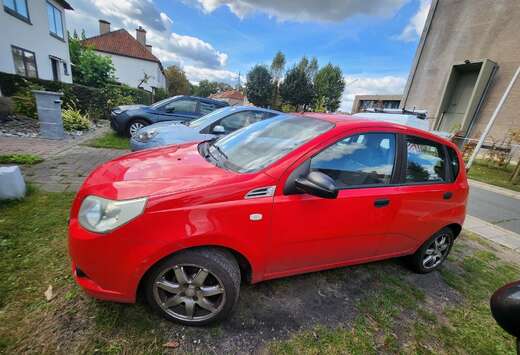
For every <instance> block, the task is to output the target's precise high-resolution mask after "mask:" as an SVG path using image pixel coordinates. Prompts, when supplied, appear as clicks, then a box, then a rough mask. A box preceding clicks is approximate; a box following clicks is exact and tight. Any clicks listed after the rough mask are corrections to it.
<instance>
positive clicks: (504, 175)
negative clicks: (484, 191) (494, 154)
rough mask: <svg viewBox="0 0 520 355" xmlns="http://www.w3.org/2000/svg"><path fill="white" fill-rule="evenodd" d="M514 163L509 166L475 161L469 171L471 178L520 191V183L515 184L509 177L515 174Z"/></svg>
mask: <svg viewBox="0 0 520 355" xmlns="http://www.w3.org/2000/svg"><path fill="white" fill-rule="evenodd" d="M514 168H515V166H514V165H511V164H510V165H509V166H508V167H507V168H498V167H495V166H490V165H488V164H487V163H485V162H483V161H479V162H475V163H474V164H473V166H472V167H471V169H470V171H469V175H468V176H469V178H471V179H474V180H477V181H481V182H485V183H487V184H491V185H495V186H500V187H504V188H506V189H511V190H515V191H520V183H516V184H513V183H512V182H511V181H510V180H509V179H510V178H511V175H512V174H513V169H514Z"/></svg>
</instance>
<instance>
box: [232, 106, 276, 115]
mask: <svg viewBox="0 0 520 355" xmlns="http://www.w3.org/2000/svg"><path fill="white" fill-rule="evenodd" d="M226 109H229V110H235V111H258V112H270V113H275V114H277V115H281V114H283V112H280V111H276V110H271V109H268V108H263V107H257V106H245V105H234V106H229V107H226Z"/></svg>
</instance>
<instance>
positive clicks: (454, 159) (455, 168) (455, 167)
mask: <svg viewBox="0 0 520 355" xmlns="http://www.w3.org/2000/svg"><path fill="white" fill-rule="evenodd" d="M448 157H449V159H450V160H449V161H450V166H451V178H452V181H455V179H457V176H458V175H459V170H460V164H459V157H458V156H457V153H456V152H455V150H454V149H452V148H450V147H448Z"/></svg>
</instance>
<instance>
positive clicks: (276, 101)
mask: <svg viewBox="0 0 520 355" xmlns="http://www.w3.org/2000/svg"><path fill="white" fill-rule="evenodd" d="M284 69H285V55H284V54H283V53H282V52H281V51H278V53H276V55H275V56H274V58H273V62H272V63H271V76H272V77H273V104H272V106H273V107H279V106H280V80H281V79H282V76H283V71H284Z"/></svg>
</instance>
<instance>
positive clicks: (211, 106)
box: [200, 101, 217, 115]
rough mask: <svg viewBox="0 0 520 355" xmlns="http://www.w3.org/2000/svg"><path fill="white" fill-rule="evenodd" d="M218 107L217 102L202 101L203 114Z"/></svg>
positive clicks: (201, 111) (201, 109) (201, 110)
mask: <svg viewBox="0 0 520 355" xmlns="http://www.w3.org/2000/svg"><path fill="white" fill-rule="evenodd" d="M216 108H217V106H215V104H209V103H207V102H203V101H201V102H200V113H201V114H203V115H207V114H208V113H210V112H212V111H214V110H215V109H216Z"/></svg>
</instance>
